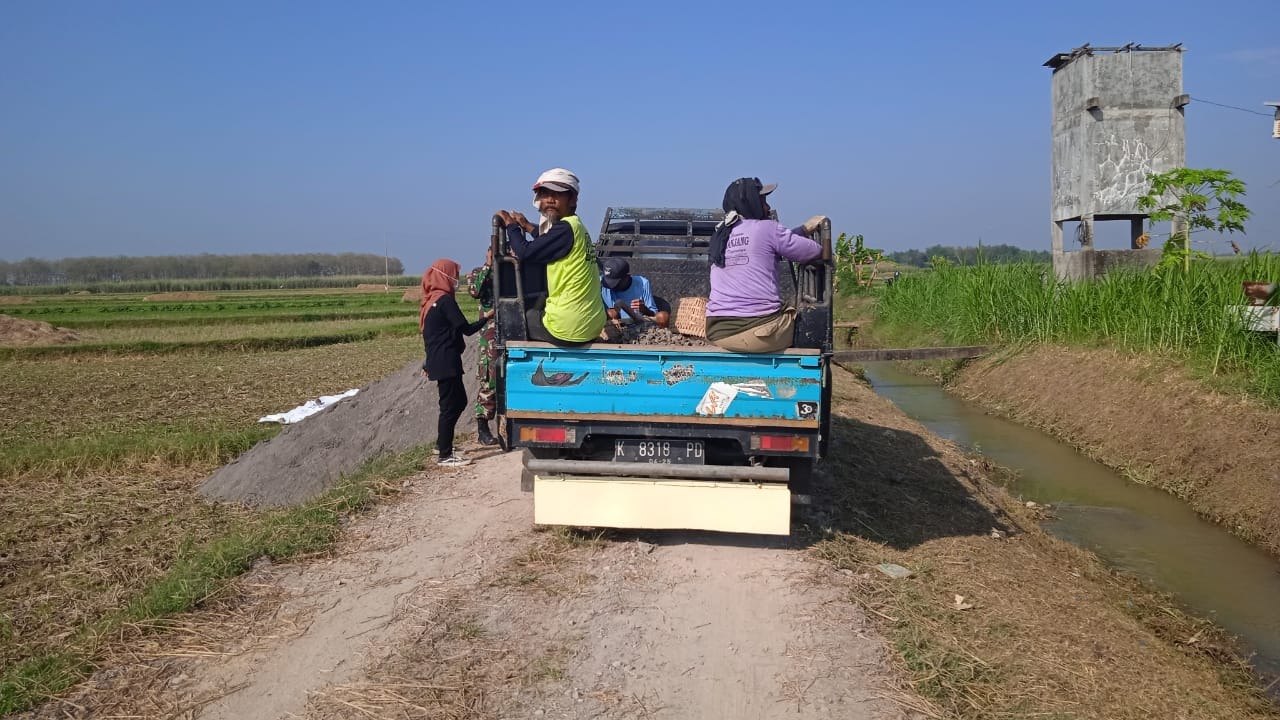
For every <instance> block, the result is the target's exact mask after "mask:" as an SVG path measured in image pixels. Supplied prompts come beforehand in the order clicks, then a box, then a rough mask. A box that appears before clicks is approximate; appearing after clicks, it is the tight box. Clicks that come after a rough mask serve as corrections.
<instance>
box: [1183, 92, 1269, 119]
mask: <svg viewBox="0 0 1280 720" xmlns="http://www.w3.org/2000/svg"><path fill="white" fill-rule="evenodd" d="M1191 99H1192V100H1195V101H1196V102H1202V103H1204V104H1206V105H1217V106H1218V107H1223V108H1227V109H1230V110H1239V111H1240V112H1247V113H1249V114H1251V115H1261V116H1262V117H1271V115H1269V114H1267V113H1264V112H1258V111H1257V110H1250V109H1248V108H1242V107H1236V106H1235V105H1226V104H1224V103H1219V102H1214V101H1212V100H1205V99H1204V98H1198V97H1195V96H1194V95H1193V96H1192V97H1191Z"/></svg>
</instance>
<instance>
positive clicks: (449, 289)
mask: <svg viewBox="0 0 1280 720" xmlns="http://www.w3.org/2000/svg"><path fill="white" fill-rule="evenodd" d="M461 273H462V266H460V265H458V263H456V262H454V261H452V260H449V259H447V258H441V259H439V260H437V261H435V262H434V263H431V267H429V268H427V271H426V272H424V273H422V300H420V301H419V305H418V332H422V330H423V328H424V327H425V326H426V324H427V313H429V312H431V307H432V306H433V305H435V304H436V301H437V300H439V299H440V298H442V297H444V296H445V295H452V294H454V293H455V292H457V291H458V276H459V275H460V274H461Z"/></svg>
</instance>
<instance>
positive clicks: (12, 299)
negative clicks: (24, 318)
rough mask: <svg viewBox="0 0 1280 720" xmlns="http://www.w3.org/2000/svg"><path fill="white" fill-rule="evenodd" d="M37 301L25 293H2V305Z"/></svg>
mask: <svg viewBox="0 0 1280 720" xmlns="http://www.w3.org/2000/svg"><path fill="white" fill-rule="evenodd" d="M33 302H35V300H32V299H31V298H29V297H26V296H24V295H0V305H30V304H31V303H33Z"/></svg>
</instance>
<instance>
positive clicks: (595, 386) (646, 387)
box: [506, 346, 822, 421]
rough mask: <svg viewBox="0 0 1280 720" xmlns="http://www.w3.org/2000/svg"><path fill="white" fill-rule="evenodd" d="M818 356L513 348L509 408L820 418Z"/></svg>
mask: <svg viewBox="0 0 1280 720" xmlns="http://www.w3.org/2000/svg"><path fill="white" fill-rule="evenodd" d="M821 396H822V367H821V361H820V358H819V357H818V356H817V355H782V354H777V355H774V354H769V355H748V354H738V353H727V352H680V351H678V350H677V351H672V350H646V349H644V348H643V346H640V347H636V348H635V349H625V350H622V349H606V348H540V347H538V348H534V347H510V348H508V350H507V363H506V404H507V411H508V412H519V411H524V412H539V413H555V414H557V415H559V414H565V415H572V414H574V413H584V414H593V415H594V414H618V415H628V416H634V417H637V418H643V417H645V416H688V417H728V418H758V419H760V420H762V421H765V420H769V419H783V420H816V419H817V417H818V410H819V403H820V401H821Z"/></svg>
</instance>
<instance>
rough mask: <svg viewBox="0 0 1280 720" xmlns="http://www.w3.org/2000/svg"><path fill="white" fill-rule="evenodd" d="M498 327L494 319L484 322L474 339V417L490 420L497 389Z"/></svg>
mask: <svg viewBox="0 0 1280 720" xmlns="http://www.w3.org/2000/svg"><path fill="white" fill-rule="evenodd" d="M497 333H498V327H497V324H495V323H494V321H492V320H490V321H489V322H487V323H485V325H484V327H483V328H481V330H480V335H479V340H477V341H476V380H478V381H479V382H478V383H477V384H476V388H477V389H476V418H477V419H479V420H492V419H493V415H494V405H493V399H494V395H495V393H496V392H497V389H498V362H497V357H498V353H497V349H496V348H495V347H494V344H495V342H496V340H497Z"/></svg>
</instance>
